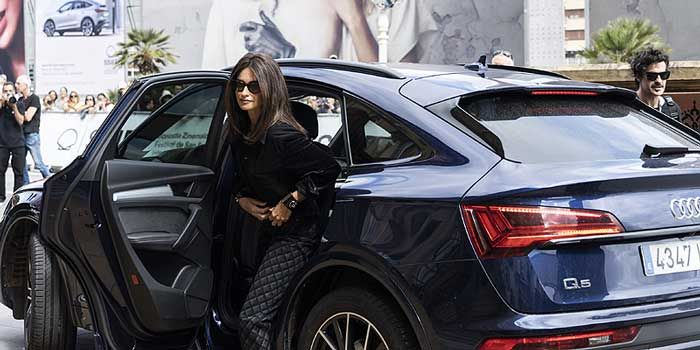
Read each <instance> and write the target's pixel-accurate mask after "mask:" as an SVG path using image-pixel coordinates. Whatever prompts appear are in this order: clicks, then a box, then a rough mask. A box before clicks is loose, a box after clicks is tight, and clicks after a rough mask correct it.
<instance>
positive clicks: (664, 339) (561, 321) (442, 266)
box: [400, 260, 700, 350]
mask: <svg viewBox="0 0 700 350" xmlns="http://www.w3.org/2000/svg"><path fill="white" fill-rule="evenodd" d="M400 271H401V272H402V274H403V275H404V277H405V278H406V280H407V281H408V283H409V284H410V285H411V287H412V288H411V294H413V295H416V299H417V300H416V304H417V305H416V309H417V310H425V311H424V312H425V313H424V314H419V316H420V317H421V319H423V320H424V323H425V327H426V329H427V330H428V333H429V336H430V338H432V340H433V341H434V342H435V344H436V345H435V347H436V348H442V349H450V350H453V349H454V350H456V349H459V350H462V349H473V348H475V347H477V346H478V345H479V344H480V343H481V342H483V341H484V340H485V339H487V338H503V337H537V336H547V335H563V334H571V333H585V332H591V331H598V330H610V329H617V328H623V327H628V326H640V331H639V334H638V335H637V337H636V338H635V340H634V341H632V342H630V343H627V344H617V345H616V346H613V347H604V346H603V347H596V348H594V349H623V348H624V349H648V348H656V347H663V346H672V347H669V348H668V349H692V348H695V349H700V345H698V344H697V343H696V341H700V326H698V325H700V297H693V298H685V299H676V300H672V301H666V302H660V303H649V304H643V305H635V306H624V307H616V308H608V309H599V310H589V311H573V312H562V313H550V314H523V313H519V312H516V311H514V310H513V309H511V308H510V307H508V305H507V304H506V303H505V302H504V301H503V299H502V298H501V297H500V296H499V295H498V294H497V293H496V292H495V289H494V288H493V286H492V285H491V284H490V283H489V281H488V279H487V278H486V276H485V274H484V273H483V270H481V267H480V266H479V264H478V262H476V261H474V260H471V261H459V262H457V261H454V262H444V263H435V264H427V265H413V266H406V267H401V268H400Z"/></svg>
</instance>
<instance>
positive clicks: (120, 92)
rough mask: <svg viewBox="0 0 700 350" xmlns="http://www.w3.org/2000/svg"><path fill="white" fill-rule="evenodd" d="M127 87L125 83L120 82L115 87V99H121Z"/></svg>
mask: <svg viewBox="0 0 700 350" xmlns="http://www.w3.org/2000/svg"><path fill="white" fill-rule="evenodd" d="M128 87H129V84H127V83H126V82H125V81H120V82H119V85H118V87H117V99H120V98H122V96H124V94H125V93H126V89H127V88H128Z"/></svg>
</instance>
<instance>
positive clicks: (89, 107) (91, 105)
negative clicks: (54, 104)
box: [79, 95, 97, 114]
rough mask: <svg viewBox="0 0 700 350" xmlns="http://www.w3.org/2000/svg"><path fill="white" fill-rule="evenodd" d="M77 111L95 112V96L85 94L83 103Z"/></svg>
mask: <svg viewBox="0 0 700 350" xmlns="http://www.w3.org/2000/svg"><path fill="white" fill-rule="evenodd" d="M79 112H85V113H90V114H94V113H95V112H97V104H96V101H95V96H93V95H87V96H85V103H83V105H82V106H80V110H79Z"/></svg>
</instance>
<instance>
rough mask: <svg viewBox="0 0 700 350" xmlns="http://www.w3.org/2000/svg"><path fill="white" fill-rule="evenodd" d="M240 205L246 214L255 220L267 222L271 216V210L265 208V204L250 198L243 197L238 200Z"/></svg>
mask: <svg viewBox="0 0 700 350" xmlns="http://www.w3.org/2000/svg"><path fill="white" fill-rule="evenodd" d="M238 205H239V206H240V207H241V209H243V210H245V212H246V213H248V214H250V215H252V216H253V217H254V218H256V219H258V220H260V221H263V220H267V219H268V217H269V215H270V208H269V207H266V206H265V203H264V202H261V201H259V200H257V199H253V198H249V197H241V198H239V199H238Z"/></svg>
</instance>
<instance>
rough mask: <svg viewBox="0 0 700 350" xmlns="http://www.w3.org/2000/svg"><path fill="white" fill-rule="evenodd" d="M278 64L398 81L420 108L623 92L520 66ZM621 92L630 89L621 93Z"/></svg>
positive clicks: (331, 78) (313, 73)
mask: <svg viewBox="0 0 700 350" xmlns="http://www.w3.org/2000/svg"><path fill="white" fill-rule="evenodd" d="M277 62H278V63H279V64H280V66H281V67H282V69H283V70H284V71H285V74H287V73H292V72H293V75H294V76H295V77H308V78H309V79H313V80H322V81H327V82H335V81H337V80H340V79H339V78H344V79H346V78H347V75H348V74H351V75H354V78H355V83H354V84H353V85H354V86H355V88H357V85H358V84H361V82H362V81H364V82H365V83H366V84H367V87H368V88H370V87H371V86H370V85H373V84H377V79H375V78H379V79H383V80H384V82H385V83H387V84H393V85H396V86H397V87H398V89H400V93H401V94H402V95H403V96H404V97H406V98H409V99H411V100H413V101H414V102H416V103H418V104H420V105H422V106H427V105H430V104H433V103H437V102H440V101H444V100H447V99H451V98H454V97H457V96H464V95H469V94H475V93H483V92H488V91H502V90H514V89H526V90H530V89H574V90H597V91H604V90H622V89H619V88H614V87H610V86H607V85H603V84H596V83H587V82H580V81H574V80H570V79H568V78H567V77H565V76H563V75H560V74H557V73H553V72H548V71H543V70H538V69H532V68H526V67H518V66H498V65H492V66H486V67H484V66H481V67H479V66H478V65H461V64H460V65H458V64H454V65H434V64H417V63H390V64H376V63H373V64H368V63H360V62H350V61H342V60H333V59H281V60H277ZM290 68H291V69H290ZM229 70H230V68H229ZM305 71H306V72H307V73H305ZM363 76H364V77H365V78H369V77H372V79H357V78H363ZM397 83H398V84H397ZM624 93H626V94H627V93H631V92H630V91H624Z"/></svg>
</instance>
